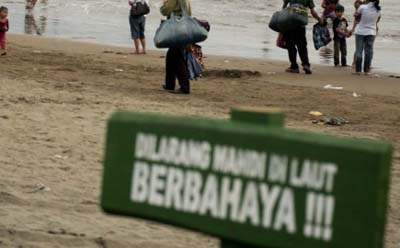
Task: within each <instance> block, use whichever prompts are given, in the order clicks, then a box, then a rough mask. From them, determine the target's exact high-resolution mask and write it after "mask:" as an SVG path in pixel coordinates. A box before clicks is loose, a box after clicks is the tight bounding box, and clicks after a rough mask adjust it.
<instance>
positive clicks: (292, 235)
mask: <svg viewBox="0 0 400 248" xmlns="http://www.w3.org/2000/svg"><path fill="white" fill-rule="evenodd" d="M231 117H232V118H231V120H230V121H222V120H207V119H190V118H178V117H166V116H160V115H153V114H141V113H127V112H120V113H116V114H114V115H113V116H112V117H111V119H110V121H109V124H108V134H107V145H106V156H105V167H104V178H103V191H102V199H101V205H102V207H103V209H104V210H105V211H106V212H108V213H112V214H120V215H128V216H134V217H140V218H144V219H150V220H155V221H159V222H162V223H167V224H171V225H175V226H179V227H184V228H188V229H191V230H196V231H200V232H203V233H206V234H209V235H212V236H215V237H218V238H220V239H221V247H223V248H239V247H240V248H248V247H250V248H251V247H259V248H267V247H269V248H271V247H273V248H346V247H349V248H350V247H351V248H355V247H362V248H381V247H383V236H384V231H385V216H386V208H387V202H388V190H389V178H390V167H391V153H392V147H391V145H389V144H386V143H381V142H375V141H367V140H354V139H346V138H336V137H332V136H326V135H319V134H312V133H304V132H296V131H291V130H287V129H284V128H283V121H284V116H283V114H282V113H281V112H279V111H276V110H270V109H269V110H267V111H265V110H263V109H253V108H251V109H249V108H240V109H234V110H233V111H232V113H231Z"/></svg>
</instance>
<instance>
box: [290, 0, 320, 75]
mask: <svg viewBox="0 0 400 248" xmlns="http://www.w3.org/2000/svg"><path fill="white" fill-rule="evenodd" d="M289 5H290V6H300V7H301V8H305V9H310V10H311V14H312V16H313V17H314V18H315V19H317V20H318V21H319V22H320V23H323V20H322V18H321V17H319V15H318V14H317V12H316V11H315V9H314V8H315V4H314V1H313V0H284V4H283V9H285V8H287V7H288V6H289ZM283 36H284V39H285V41H286V45H287V50H288V53H289V60H290V63H291V65H290V67H289V68H288V69H287V70H286V72H290V73H300V70H299V66H298V64H297V52H298V53H299V56H300V59H301V62H302V65H303V70H304V72H305V73H306V74H312V71H311V65H310V61H309V58H308V50H307V38H306V27H305V26H299V27H296V28H294V29H291V30H289V31H287V32H284V34H283Z"/></svg>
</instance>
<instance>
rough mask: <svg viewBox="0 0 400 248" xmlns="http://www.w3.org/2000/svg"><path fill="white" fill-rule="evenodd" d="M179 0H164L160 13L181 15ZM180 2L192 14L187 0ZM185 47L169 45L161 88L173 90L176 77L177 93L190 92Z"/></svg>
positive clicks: (168, 15) (167, 15)
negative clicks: (178, 86)
mask: <svg viewBox="0 0 400 248" xmlns="http://www.w3.org/2000/svg"><path fill="white" fill-rule="evenodd" d="M179 2H180V1H179V0H164V3H163V5H162V6H161V9H160V11H161V14H162V15H163V16H166V17H168V18H169V17H170V16H171V15H172V13H173V14H174V15H175V16H182V15H183V14H182V8H181V6H180V4H179ZM182 2H183V4H185V5H186V10H187V14H188V15H192V12H191V8H190V2H189V0H182ZM185 49H187V47H171V48H169V49H168V52H167V58H166V65H165V70H166V75H165V85H163V88H164V89H165V90H167V91H170V92H175V84H176V79H178V82H179V85H180V89H179V91H178V93H180V94H190V80H189V72H188V68H187V61H186V59H185V56H184V53H185Z"/></svg>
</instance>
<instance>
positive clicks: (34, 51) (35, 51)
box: [33, 50, 42, 53]
mask: <svg viewBox="0 0 400 248" xmlns="http://www.w3.org/2000/svg"><path fill="white" fill-rule="evenodd" d="M33 53H42V52H41V51H39V50H33Z"/></svg>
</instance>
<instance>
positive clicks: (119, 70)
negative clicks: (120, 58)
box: [114, 68, 124, 72]
mask: <svg viewBox="0 0 400 248" xmlns="http://www.w3.org/2000/svg"><path fill="white" fill-rule="evenodd" d="M114 71H116V72H123V71H124V70H123V69H119V68H116V69H114Z"/></svg>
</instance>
